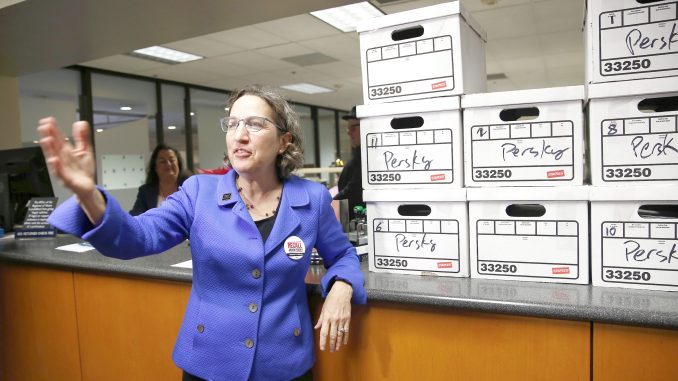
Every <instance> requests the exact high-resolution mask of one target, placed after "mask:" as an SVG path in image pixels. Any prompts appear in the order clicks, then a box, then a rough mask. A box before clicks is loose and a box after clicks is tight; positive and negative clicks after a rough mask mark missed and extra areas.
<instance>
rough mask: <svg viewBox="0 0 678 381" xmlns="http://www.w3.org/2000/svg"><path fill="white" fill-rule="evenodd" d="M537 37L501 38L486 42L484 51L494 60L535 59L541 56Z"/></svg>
mask: <svg viewBox="0 0 678 381" xmlns="http://www.w3.org/2000/svg"><path fill="white" fill-rule="evenodd" d="M540 41H541V40H540V38H539V36H525V37H516V38H503V39H497V40H490V41H488V42H487V45H486V51H488V52H491V53H492V56H493V57H495V58H496V59H503V58H519V57H536V56H539V55H541V49H540Z"/></svg>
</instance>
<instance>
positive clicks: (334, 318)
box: [314, 280, 353, 352]
mask: <svg viewBox="0 0 678 381" xmlns="http://www.w3.org/2000/svg"><path fill="white" fill-rule="evenodd" d="M352 296H353V287H351V285H350V284H348V283H346V282H343V281H340V280H339V281H336V282H334V284H333V285H332V288H331V289H330V292H329V293H328V294H327V298H325V303H324V304H323V308H322V310H321V311H320V317H319V318H318V323H316V325H315V327H314V328H315V329H318V328H320V350H321V351H324V350H325V347H326V344H327V337H328V336H329V348H330V352H335V351H338V350H339V348H341V345H342V344H343V345H346V344H348V336H349V332H348V331H349V325H350V323H351V297H352Z"/></svg>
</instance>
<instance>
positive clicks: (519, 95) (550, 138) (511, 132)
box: [461, 86, 585, 187]
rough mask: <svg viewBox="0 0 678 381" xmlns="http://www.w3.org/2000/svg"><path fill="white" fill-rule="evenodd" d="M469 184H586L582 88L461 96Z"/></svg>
mask: <svg viewBox="0 0 678 381" xmlns="http://www.w3.org/2000/svg"><path fill="white" fill-rule="evenodd" d="M461 103H462V109H463V110H464V116H463V119H464V174H465V175H464V176H465V184H466V186H467V187H484V186H556V185H558V186H566V185H567V186H572V185H582V184H583V178H584V176H583V172H584V152H583V145H584V139H585V137H584V112H583V103H584V87H583V86H569V87H558V88H546V89H531V90H518V91H506V92H496V93H487V94H472V95H464V96H463V97H462V101H461Z"/></svg>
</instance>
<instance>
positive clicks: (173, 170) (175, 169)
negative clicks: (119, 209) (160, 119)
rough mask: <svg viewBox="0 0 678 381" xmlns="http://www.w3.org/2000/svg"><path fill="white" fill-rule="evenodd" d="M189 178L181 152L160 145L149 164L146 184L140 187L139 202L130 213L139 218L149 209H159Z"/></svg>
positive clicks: (136, 202) (137, 201)
mask: <svg viewBox="0 0 678 381" xmlns="http://www.w3.org/2000/svg"><path fill="white" fill-rule="evenodd" d="M187 177H188V174H187V173H186V172H185V171H184V161H183V160H182V159H181V155H180V154H179V151H177V149H176V148H174V147H172V146H169V145H167V144H164V143H160V144H158V145H157V146H156V147H155V149H154V150H153V153H152V154H151V160H149V162H148V171H147V173H146V183H145V184H144V185H142V186H140V187H139V192H138V193H137V200H136V201H135V202H134V207H132V210H130V211H129V213H130V214H131V215H133V216H138V215H139V214H141V213H143V212H145V211H147V210H149V209H153V208H157V207H158V205H160V204H162V202H163V201H165V199H166V198H167V197H168V196H169V195H171V194H172V193H174V192H176V191H177V189H179V186H180V185H181V184H183V183H184V180H186V178H187Z"/></svg>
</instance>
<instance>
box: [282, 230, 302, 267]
mask: <svg viewBox="0 0 678 381" xmlns="http://www.w3.org/2000/svg"><path fill="white" fill-rule="evenodd" d="M304 253H306V245H304V241H302V240H301V238H299V237H297V236H294V235H293V236H290V237H288V238H287V239H286V240H285V254H287V256H288V257H289V258H290V259H294V260H295V261H298V260H300V259H301V258H302V257H303V256H304Z"/></svg>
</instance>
